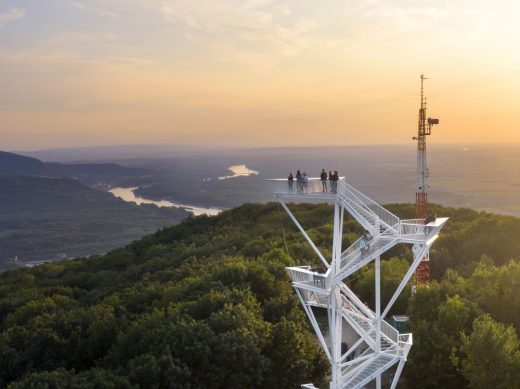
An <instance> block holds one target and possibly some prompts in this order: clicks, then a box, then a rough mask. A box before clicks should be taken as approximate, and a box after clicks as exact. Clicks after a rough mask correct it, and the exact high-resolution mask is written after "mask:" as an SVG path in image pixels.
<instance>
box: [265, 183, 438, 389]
mask: <svg viewBox="0 0 520 389" xmlns="http://www.w3.org/2000/svg"><path fill="white" fill-rule="evenodd" d="M294 184H296V185H294V187H293V186H292V183H291V185H290V186H289V185H288V183H287V182H282V181H278V182H277V185H278V188H277V190H276V194H275V196H276V198H277V200H278V201H279V202H280V203H281V205H282V206H283V208H284V209H285V210H286V211H287V213H288V214H289V217H290V218H291V219H292V221H293V222H294V224H295V225H296V227H297V228H298V229H299V230H300V232H301V233H302V234H303V236H304V237H305V239H306V240H307V242H308V243H309V245H310V246H311V248H312V249H313V250H314V252H315V254H316V255H317V257H318V258H319V259H320V260H321V262H322V263H323V266H324V269H325V270H324V272H318V271H313V270H312V269H311V267H310V266H297V267H289V268H287V272H288V274H289V276H290V278H291V280H292V285H293V287H294V289H295V290H296V293H297V294H298V297H299V298H300V301H301V303H302V305H303V308H304V310H305V313H306V314H307V316H308V317H309V320H310V322H311V324H312V327H313V328H314V331H315V332H316V335H317V337H318V340H319V342H320V344H321V346H322V347H323V350H324V351H325V354H326V356H327V358H328V360H329V362H330V364H331V367H332V368H331V377H330V378H331V381H330V388H331V389H340V388H362V387H364V386H365V385H368V384H369V383H371V382H372V381H375V386H376V388H378V389H379V388H381V385H382V380H381V375H382V374H383V373H384V372H385V371H386V370H388V369H390V368H392V367H395V366H396V368H395V372H394V375H393V379H392V381H391V384H390V387H391V388H392V389H393V388H395V387H396V386H397V382H398V381H399V377H400V375H401V372H402V370H403V367H404V364H405V362H406V357H407V355H408V352H409V351H410V348H411V347H412V334H409V333H407V334H400V333H399V332H398V331H397V330H396V329H395V328H394V327H392V326H391V325H390V324H389V323H388V322H387V321H385V320H384V319H385V317H386V315H387V314H388V312H389V311H390V308H391V307H392V306H393V304H394V303H395V301H396V300H397V298H398V296H399V295H400V294H401V292H402V291H403V288H404V287H405V286H406V284H407V283H408V282H409V281H410V278H411V277H412V275H413V274H414V272H415V270H416V269H417V266H418V265H419V263H420V262H421V260H422V259H423V258H424V256H425V255H426V253H427V252H428V250H429V248H430V246H431V245H432V244H433V242H434V241H435V240H436V239H437V237H438V234H439V231H440V229H441V228H442V227H443V226H444V224H445V223H446V221H447V220H448V219H447V218H437V219H436V220H435V221H434V222H431V223H428V224H426V225H425V219H412V220H400V219H399V218H398V217H397V216H395V215H394V214H392V213H391V212H389V211H387V210H386V209H385V208H383V207H382V206H380V205H379V204H377V203H376V202H375V201H373V200H372V199H370V198H369V197H367V196H366V195H364V194H363V193H361V192H359V191H358V190H356V189H355V188H353V187H352V186H350V185H349V184H347V182H346V181H345V180H344V179H339V181H337V184H336V190H335V191H334V192H330V191H325V192H324V191H323V188H322V183H321V181H320V180H319V179H310V180H309V181H308V183H307V184H306V185H305V188H303V186H300V185H298V184H297V183H296V182H295V183H294ZM327 189H330V188H327ZM288 201H289V202H324V203H330V204H333V205H334V230H333V243H332V257H331V258H325V257H324V256H323V254H322V253H321V252H320V250H319V249H318V248H317V246H316V245H315V244H314V243H313V242H312V240H311V238H310V237H309V236H308V235H307V233H306V232H305V230H304V229H303V227H302V226H301V225H300V223H299V222H298V220H297V219H296V218H295V216H294V215H293V213H292V212H291V211H290V209H289V208H288V207H287V204H286V202H288ZM345 211H346V212H348V213H349V214H350V215H352V217H353V218H354V219H356V220H357V222H358V223H359V224H361V226H362V227H363V228H364V229H366V230H367V231H369V233H370V237H369V238H368V240H365V241H363V242H362V238H360V239H358V240H357V241H355V242H354V243H353V244H352V245H351V246H350V247H348V248H346V249H343V248H342V247H341V242H342V236H343V215H344V212H345ZM365 242H366V243H365ZM399 243H405V244H410V245H413V261H412V263H411V265H410V267H409V269H408V271H407V273H406V274H405V276H404V278H403V279H402V281H401V283H400V284H399V286H398V287H397V289H396V290H395V292H394V294H393V295H392V297H391V298H390V300H389V302H388V304H387V305H386V307H382V306H381V269H380V257H381V254H383V253H384V252H386V251H387V250H389V249H390V248H392V247H393V246H395V245H396V244H399ZM372 261H374V262H375V266H374V267H375V285H374V288H375V293H374V294H375V302H374V306H375V311H372V310H371V309H370V308H369V307H367V306H366V305H365V304H364V303H363V301H361V300H360V298H358V297H357V296H356V295H355V294H354V292H353V291H352V290H351V289H350V288H349V287H347V285H346V284H345V283H344V282H343V281H344V280H345V279H347V278H348V277H349V276H351V275H352V274H353V273H355V272H356V271H358V270H359V269H361V268H362V267H363V266H365V265H368V264H369V263H371V262H372ZM320 308H321V309H324V310H326V312H327V320H328V331H324V329H322V328H321V327H320V325H319V324H318V321H317V319H316V316H315V311H316V310H317V309H320ZM347 336H348V338H349V339H348V341H347V340H346V339H345V338H346V337H347ZM342 346H343V347H342ZM372 385H373V384H372ZM302 387H303V388H314V386H313V385H312V384H305V385H302Z"/></svg>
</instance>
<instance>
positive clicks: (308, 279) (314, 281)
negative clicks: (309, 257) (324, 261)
mask: <svg viewBox="0 0 520 389" xmlns="http://www.w3.org/2000/svg"><path fill="white" fill-rule="evenodd" d="M287 272H288V273H289V277H290V278H291V281H292V282H297V283H300V284H302V285H306V286H311V287H314V288H317V289H323V290H327V289H328V288H329V282H328V277H327V275H328V274H329V272H327V273H320V272H317V271H312V268H311V267H310V266H295V267H288V268H287Z"/></svg>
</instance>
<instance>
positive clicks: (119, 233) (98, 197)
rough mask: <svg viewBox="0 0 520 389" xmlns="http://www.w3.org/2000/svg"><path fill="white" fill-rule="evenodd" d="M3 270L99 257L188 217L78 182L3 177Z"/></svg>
mask: <svg viewBox="0 0 520 389" xmlns="http://www.w3.org/2000/svg"><path fill="white" fill-rule="evenodd" d="M0 188H1V190H0V260H1V261H2V262H1V263H0V268H5V267H7V266H9V262H8V261H7V259H9V258H13V257H14V256H18V258H19V259H20V260H21V261H23V262H27V261H34V260H48V259H53V258H55V257H57V256H62V255H66V256H68V257H75V256H79V255H87V254H99V253H103V252H106V251H108V250H111V249H114V248H115V247H118V246H121V245H124V244H127V243H129V242H131V241H132V240H134V239H137V238H139V237H141V236H143V235H145V234H148V233H151V232H153V231H155V230H157V228H160V227H164V226H170V225H173V224H176V223H177V222H179V221H180V220H182V219H183V218H184V217H186V216H187V215H188V213H187V212H185V211H183V210H180V209H168V208H157V207H155V206H139V207H138V206H136V205H135V204H132V203H126V202H124V201H122V200H121V199H118V198H115V197H114V196H112V195H111V194H110V193H107V192H102V191H97V190H94V189H91V188H89V187H87V186H85V185H83V184H82V183H80V182H79V181H77V180H73V179H68V178H52V177H39V176H14V175H3V176H2V175H0Z"/></svg>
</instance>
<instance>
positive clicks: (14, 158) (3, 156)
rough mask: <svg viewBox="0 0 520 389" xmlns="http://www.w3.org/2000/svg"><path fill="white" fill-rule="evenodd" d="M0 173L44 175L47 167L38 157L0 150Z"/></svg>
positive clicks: (47, 171) (47, 172)
mask: <svg viewBox="0 0 520 389" xmlns="http://www.w3.org/2000/svg"><path fill="white" fill-rule="evenodd" d="M0 174H19V175H30V176H33V175H45V174H49V169H48V168H47V166H46V165H45V164H44V163H43V162H42V161H40V160H39V159H36V158H30V157H25V156H23V155H18V154H13V153H7V152H5V151H0Z"/></svg>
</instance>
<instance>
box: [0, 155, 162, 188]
mask: <svg viewBox="0 0 520 389" xmlns="http://www.w3.org/2000/svg"><path fill="white" fill-rule="evenodd" d="M0 174H4V175H23V176H52V177H70V178H76V179H78V180H80V181H81V182H83V183H85V184H87V185H89V186H95V185H96V183H98V182H99V181H103V180H109V181H111V182H124V180H131V179H135V178H142V177H143V176H152V175H153V171H151V170H148V169H143V168H129V167H124V166H120V165H118V164H115V163H71V164H65V163H57V162H42V161H40V160H39V159H36V158H32V157H27V156H24V155H19V154H14V153H9V152H5V151H0Z"/></svg>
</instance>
